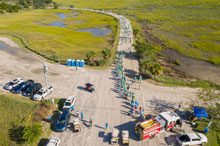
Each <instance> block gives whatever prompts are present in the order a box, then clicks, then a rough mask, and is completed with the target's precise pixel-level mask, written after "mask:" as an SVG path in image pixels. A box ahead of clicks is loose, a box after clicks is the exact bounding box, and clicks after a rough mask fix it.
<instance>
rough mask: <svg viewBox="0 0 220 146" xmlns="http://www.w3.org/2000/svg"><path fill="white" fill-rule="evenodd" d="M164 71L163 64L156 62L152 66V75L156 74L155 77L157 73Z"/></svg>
mask: <svg viewBox="0 0 220 146" xmlns="http://www.w3.org/2000/svg"><path fill="white" fill-rule="evenodd" d="M162 71H163V70H162V66H161V65H160V64H158V63H155V64H153V65H152V66H151V67H150V72H151V73H152V75H154V79H155V77H156V75H160V74H161V73H162Z"/></svg>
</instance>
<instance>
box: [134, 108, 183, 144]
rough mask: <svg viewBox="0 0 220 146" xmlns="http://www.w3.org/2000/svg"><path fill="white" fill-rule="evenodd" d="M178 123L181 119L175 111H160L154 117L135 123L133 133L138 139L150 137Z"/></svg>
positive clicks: (170, 128)
mask: <svg viewBox="0 0 220 146" xmlns="http://www.w3.org/2000/svg"><path fill="white" fill-rule="evenodd" d="M178 124H179V125H181V124H182V121H181V119H180V117H179V116H178V115H177V114H176V113H175V112H173V111H168V112H162V113H160V114H159V116H157V117H155V118H151V119H149V120H146V121H143V122H139V123H137V125H136V127H135V133H136V134H137V135H138V137H139V138H140V140H147V139H152V138H153V137H154V136H155V135H157V134H159V133H161V132H164V131H165V130H167V131H168V130H172V129H173V128H174V127H175V126H176V125H178Z"/></svg>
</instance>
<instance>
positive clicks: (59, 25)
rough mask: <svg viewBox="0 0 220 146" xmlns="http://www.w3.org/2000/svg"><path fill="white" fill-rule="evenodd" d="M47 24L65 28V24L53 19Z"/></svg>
mask: <svg viewBox="0 0 220 146" xmlns="http://www.w3.org/2000/svg"><path fill="white" fill-rule="evenodd" d="M48 25H49V26H56V27H61V28H66V25H65V24H64V22H62V21H54V22H51V23H49V24H48Z"/></svg>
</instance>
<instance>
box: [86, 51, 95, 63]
mask: <svg viewBox="0 0 220 146" xmlns="http://www.w3.org/2000/svg"><path fill="white" fill-rule="evenodd" d="M94 58H95V52H94V51H89V52H88V53H87V54H86V61H87V62H88V63H89V64H93V63H94Z"/></svg>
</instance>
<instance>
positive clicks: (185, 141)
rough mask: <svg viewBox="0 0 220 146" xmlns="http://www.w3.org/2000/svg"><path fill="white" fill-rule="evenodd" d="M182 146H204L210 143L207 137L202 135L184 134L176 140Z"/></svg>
mask: <svg viewBox="0 0 220 146" xmlns="http://www.w3.org/2000/svg"><path fill="white" fill-rule="evenodd" d="M176 139H177V142H178V143H179V145H181V146H186V145H203V144H205V143H207V142H208V139H207V137H206V136H205V135H204V134H202V133H189V134H183V135H181V136H179V137H177V138H176Z"/></svg>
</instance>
